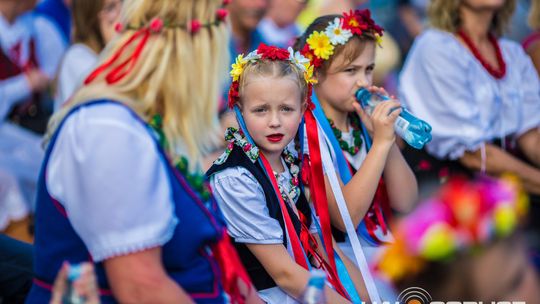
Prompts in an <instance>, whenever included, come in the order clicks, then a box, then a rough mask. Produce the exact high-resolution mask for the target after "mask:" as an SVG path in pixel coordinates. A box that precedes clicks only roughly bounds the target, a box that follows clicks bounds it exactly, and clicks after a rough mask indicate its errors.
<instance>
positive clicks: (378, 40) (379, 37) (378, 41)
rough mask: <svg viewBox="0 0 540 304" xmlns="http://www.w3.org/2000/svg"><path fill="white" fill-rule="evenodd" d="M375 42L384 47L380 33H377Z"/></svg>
mask: <svg viewBox="0 0 540 304" xmlns="http://www.w3.org/2000/svg"><path fill="white" fill-rule="evenodd" d="M375 42H376V43H377V45H378V46H379V47H382V37H381V35H379V34H375Z"/></svg>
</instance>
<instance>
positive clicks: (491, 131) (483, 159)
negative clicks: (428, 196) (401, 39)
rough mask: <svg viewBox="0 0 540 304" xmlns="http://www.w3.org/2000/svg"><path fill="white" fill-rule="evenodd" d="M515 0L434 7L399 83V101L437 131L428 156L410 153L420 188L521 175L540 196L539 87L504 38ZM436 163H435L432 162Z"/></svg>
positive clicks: (519, 52)
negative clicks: (450, 179) (465, 177)
mask: <svg viewBox="0 0 540 304" xmlns="http://www.w3.org/2000/svg"><path fill="white" fill-rule="evenodd" d="M515 4H516V1H515V0H460V1H445V0H433V1H432V2H431V5H430V9H429V13H430V21H431V24H432V26H433V27H434V28H433V29H429V30H426V31H425V32H424V33H423V34H422V35H420V36H419V37H418V38H417V39H416V41H415V43H414V45H413V48H412V49H411V52H410V53H409V57H408V58H407V62H406V63H405V66H404V69H403V71H402V74H401V78H400V90H401V97H402V98H401V100H402V102H403V103H404V104H405V105H407V107H408V108H409V109H410V110H411V111H412V113H414V114H416V115H417V116H418V117H420V118H422V119H425V120H426V121H427V122H428V123H430V124H431V126H432V127H433V131H432V135H433V140H432V142H430V143H429V144H428V145H427V153H428V154H429V155H426V154H425V153H418V151H416V150H413V149H406V151H405V155H406V157H408V159H409V161H410V162H411V166H412V167H413V169H416V171H417V173H418V174H419V175H421V176H419V177H418V178H419V180H423V179H428V180H436V179H438V178H440V179H441V180H444V176H447V175H448V172H450V173H452V174H453V173H465V174H470V173H473V172H486V173H488V174H490V175H495V176H497V175H500V174H502V173H503V172H507V171H509V172H513V173H515V174H517V175H518V176H519V177H520V178H521V179H522V180H523V183H524V187H525V189H526V190H527V191H528V192H530V193H534V194H540V169H539V167H540V149H539V144H538V143H539V142H540V132H538V127H539V126H540V115H538V113H539V112H540V95H539V94H538V92H539V91H540V82H539V79H538V75H537V73H536V72H535V70H534V66H533V64H532V62H531V60H530V58H529V56H527V54H525V52H524V51H523V48H522V47H521V45H519V44H518V43H516V42H513V41H510V40H508V39H504V38H500V37H501V35H502V34H503V33H504V31H505V30H506V29H507V26H508V23H509V20H510V17H511V16H512V13H513V11H514V7H515ZM430 156H431V157H430Z"/></svg>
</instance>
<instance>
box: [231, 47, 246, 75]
mask: <svg viewBox="0 0 540 304" xmlns="http://www.w3.org/2000/svg"><path fill="white" fill-rule="evenodd" d="M245 65H246V60H244V55H243V54H240V55H238V57H236V62H235V63H233V64H232V66H231V67H232V69H231V77H232V78H233V81H238V79H239V78H240V76H241V75H242V73H243V72H244V67H245Z"/></svg>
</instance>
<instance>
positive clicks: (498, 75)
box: [457, 30, 506, 79]
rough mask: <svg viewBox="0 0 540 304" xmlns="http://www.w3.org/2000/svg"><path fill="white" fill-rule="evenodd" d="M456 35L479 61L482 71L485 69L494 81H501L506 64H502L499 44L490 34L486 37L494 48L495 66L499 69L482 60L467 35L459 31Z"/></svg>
mask: <svg viewBox="0 0 540 304" xmlns="http://www.w3.org/2000/svg"><path fill="white" fill-rule="evenodd" d="M457 34H458V36H459V37H461V39H463V42H465V44H466V45H467V46H468V47H469V49H470V50H471V52H472V53H473V55H474V57H476V59H477V60H478V61H480V63H481V64H482V66H483V67H484V69H486V71H488V73H489V74H491V76H493V77H495V79H501V78H503V77H504V75H505V74H506V63H505V62H504V59H503V56H502V52H501V48H500V47H499V43H498V42H497V39H496V38H495V37H494V36H493V35H492V34H489V35H488V39H489V42H491V44H492V45H493V48H495V54H496V56H497V64H498V65H499V69H496V68H494V67H493V66H491V65H490V64H489V63H488V62H487V61H486V60H485V59H484V57H483V56H482V54H480V51H478V48H476V46H475V45H474V43H473V42H472V40H471V38H470V37H469V35H467V34H466V33H465V32H464V31H463V30H459V31H458V32H457Z"/></svg>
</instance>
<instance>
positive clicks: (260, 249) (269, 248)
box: [246, 244, 349, 303]
mask: <svg viewBox="0 0 540 304" xmlns="http://www.w3.org/2000/svg"><path fill="white" fill-rule="evenodd" d="M246 246H247V247H248V248H249V250H250V251H251V253H253V255H254V256H255V257H256V258H257V260H258V261H259V262H260V263H261V264H262V265H263V267H264V269H265V270H266V271H267V272H268V274H269V275H270V276H271V277H272V279H274V281H275V282H276V284H277V285H278V286H279V288H281V289H283V291H285V292H286V293H287V294H289V295H290V296H291V297H293V298H295V299H299V298H300V296H301V295H302V292H303V291H304V289H305V288H306V286H307V283H308V280H309V272H308V271H307V270H306V269H304V268H302V266H300V265H298V264H296V263H295V262H294V260H293V259H292V258H291V256H290V255H289V253H288V252H287V250H286V249H285V247H284V246H283V244H270V245H266V244H246ZM325 293H326V298H327V301H328V303H349V302H348V301H347V300H346V299H344V298H343V297H341V296H340V295H339V294H338V293H337V292H336V291H334V290H333V289H332V288H330V287H328V286H326V287H325Z"/></svg>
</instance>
